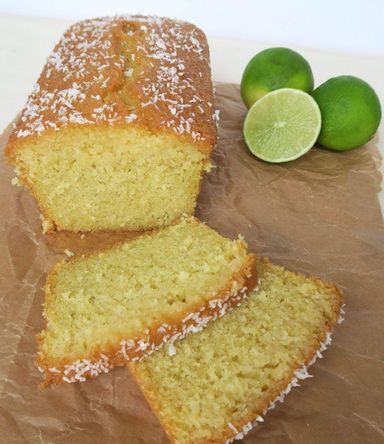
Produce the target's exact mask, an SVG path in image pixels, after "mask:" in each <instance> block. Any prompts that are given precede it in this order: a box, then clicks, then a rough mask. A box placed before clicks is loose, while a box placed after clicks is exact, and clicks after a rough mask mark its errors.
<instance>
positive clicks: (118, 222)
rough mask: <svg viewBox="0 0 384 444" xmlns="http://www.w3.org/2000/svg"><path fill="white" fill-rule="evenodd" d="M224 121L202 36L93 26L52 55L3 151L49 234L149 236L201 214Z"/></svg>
mask: <svg viewBox="0 0 384 444" xmlns="http://www.w3.org/2000/svg"><path fill="white" fill-rule="evenodd" d="M216 117H217V114H216V113H215V111H214V108H213V92H212V83H211V74H210V67H209V49H208V44H207V40H206V38H205V35H204V33H203V32H202V31H201V30H200V29H198V28H196V27H195V26H194V25H192V24H189V23H186V22H182V21H177V20H170V19H167V18H158V17H145V16H131V17H130V16H126V17H124V16H123V17H106V18H99V19H94V20H86V21H82V22H79V23H76V24H74V25H73V26H71V27H70V28H69V29H68V31H67V32H66V33H65V34H64V35H63V37H62V38H61V40H60V41H59V43H58V44H57V45H56V47H55V49H54V51H53V53H52V54H51V55H50V57H49V58H48V61H47V63H46V65H45V67H44V69H43V71H42V73H41V75H40V78H39V79H38V82H37V84H36V85H35V87H34V90H33V92H32V94H31V95H30V97H29V99H28V101H27V103H26V105H25V107H24V109H23V110H22V112H21V114H20V117H19V118H18V120H17V122H16V124H15V125H14V130H13V132H12V134H11V136H10V138H9V142H8V146H7V149H6V153H7V156H8V158H9V160H10V161H11V163H13V164H14V165H15V166H16V173H17V177H16V178H15V179H14V183H15V184H23V185H25V186H26V187H28V188H29V189H30V190H31V191H32V193H33V194H34V196H35V198H36V200H37V202H38V205H39V207H40V210H41V213H42V218H43V228H44V229H45V231H52V230H54V229H57V230H71V231H96V230H144V229H150V228H155V227H161V226H165V225H168V224H169V223H171V222H172V221H173V220H176V219H177V218H179V217H181V216H182V215H184V214H187V215H191V214H193V211H194V208H195V203H196V197H197V195H198V192H199V188H200V181H201V177H202V174H203V172H204V171H205V170H208V169H209V167H210V154H211V150H212V148H213V146H214V145H215V142H216V122H215V120H216Z"/></svg>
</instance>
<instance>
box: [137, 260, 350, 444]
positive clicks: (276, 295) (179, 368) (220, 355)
mask: <svg viewBox="0 0 384 444" xmlns="http://www.w3.org/2000/svg"><path fill="white" fill-rule="evenodd" d="M258 272H259V278H260V284H259V286H260V290H259V291H258V293H257V294H254V293H253V294H250V295H249V296H248V298H247V299H246V300H245V301H244V302H243V303H242V304H241V306H240V307H239V308H236V309H235V310H233V311H232V312H231V313H229V314H227V315H226V316H224V318H222V319H220V320H218V321H215V322H212V323H211V324H209V325H208V327H207V328H206V329H204V330H203V331H201V332H200V333H198V334H195V335H188V336H187V337H186V338H185V339H184V340H183V341H181V342H179V343H177V344H175V350H174V352H173V353H172V356H169V350H167V349H162V350H160V351H159V352H157V353H155V354H153V355H151V356H149V357H148V358H146V359H144V360H143V361H141V362H138V363H130V364H129V368H130V370H131V372H132V373H133V375H134V376H135V378H136V379H137V381H138V382H139V384H140V386H141V389H142V391H143V393H144V395H145V396H146V398H147V400H148V401H149V404H150V405H151V406H152V408H153V410H154V411H155V413H156V414H157V416H158V418H159V420H160V421H161V423H162V425H163V426H164V428H165V430H166V432H167V434H168V436H169V438H170V440H171V442H173V443H178V444H192V443H193V444H203V443H204V444H206V443H210V444H214V443H224V442H231V441H232V440H234V439H241V438H243V437H244V435H245V434H246V433H247V432H248V431H249V430H250V429H251V428H252V426H253V425H255V423H257V422H259V421H263V418H262V415H264V414H265V413H266V411H267V410H269V409H270V408H272V407H273V406H274V405H275V403H276V401H282V400H283V398H284V396H285V395H286V394H287V393H288V391H289V390H290V389H291V388H292V387H295V386H296V385H298V380H300V379H303V378H305V377H307V376H309V375H308V373H307V366H308V365H310V364H311V363H313V362H314V360H315V359H316V357H321V352H322V351H323V350H324V349H325V347H326V345H328V344H329V343H330V341H331V336H330V335H331V332H332V329H333V327H334V326H335V325H336V323H337V321H338V320H339V316H340V315H341V312H342V295H341V293H340V291H339V290H338V289H337V288H336V287H334V286H333V285H329V284H326V283H323V282H321V281H320V280H318V279H314V278H307V277H304V276H303V275H299V274H295V273H292V272H288V271H285V270H284V269H283V268H281V267H279V266H276V265H272V264H271V263H269V262H268V261H266V260H263V261H260V263H258Z"/></svg>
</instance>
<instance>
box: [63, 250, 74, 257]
mask: <svg viewBox="0 0 384 444" xmlns="http://www.w3.org/2000/svg"><path fill="white" fill-rule="evenodd" d="M64 253H65V254H66V256H68V257H72V256H74V255H75V253H74V252H73V251H71V250H68V249H67V248H66V249H65V250H64Z"/></svg>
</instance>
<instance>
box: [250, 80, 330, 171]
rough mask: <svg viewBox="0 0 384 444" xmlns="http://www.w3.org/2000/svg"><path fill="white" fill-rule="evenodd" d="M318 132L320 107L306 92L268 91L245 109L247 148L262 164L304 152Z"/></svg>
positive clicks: (291, 157) (283, 160)
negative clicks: (247, 109)
mask: <svg viewBox="0 0 384 444" xmlns="http://www.w3.org/2000/svg"><path fill="white" fill-rule="evenodd" d="M320 129H321V114H320V108H319V106H318V105H317V103H316V102H315V100H314V99H313V98H312V97H311V96H310V95H309V94H307V93H305V92H303V91H300V90H297V89H291V88H282V89H278V90H276V91H272V92H270V93H268V94H266V95H265V96H264V97H262V98H261V99H260V100H258V101H257V102H256V103H254V104H253V105H252V107H251V108H250V109H249V111H248V114H247V117H246V118H245V121H244V138H245V141H246V143H247V145H248V148H249V149H250V151H251V152H252V154H254V155H255V156H256V157H258V158H259V159H262V160H265V161H266V162H273V163H279V162H288V161H290V160H295V159H297V158H298V157H300V156H302V155H303V154H305V153H306V152H308V151H309V150H310V149H311V148H312V147H313V145H314V144H315V142H316V140H317V138H318V136H319V133H320Z"/></svg>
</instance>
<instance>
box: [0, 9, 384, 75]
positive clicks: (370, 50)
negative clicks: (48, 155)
mask: <svg viewBox="0 0 384 444" xmlns="http://www.w3.org/2000/svg"><path fill="white" fill-rule="evenodd" d="M1 13H3V14H4V13H6V14H12V15H24V16H29V15H33V16H41V17H53V18H65V19H69V20H76V19H80V18H85V17H95V16H100V15H114V14H116V13H143V14H157V15H165V16H169V17H176V18H180V19H185V20H188V21H191V22H193V23H195V24H196V25H198V26H200V27H201V28H202V29H203V30H204V31H205V33H206V34H208V35H210V36H216V37H227V38H238V39H248V40H256V41H258V42H261V43H269V44H271V45H284V46H289V45H293V46H300V47H304V48H313V49H322V50H327V51H336V52H345V53H351V54H367V55H368V54H370V55H381V56H383V55H384V0H317V1H313V0H263V1H260V0H253V1H252V0H157V1H156V0H134V1H133V0H84V1H81V0H64V1H63V0H40V1H34V0H0V14H1ZM1 45H4V42H0V47H1ZM383 75H384V73H383Z"/></svg>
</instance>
